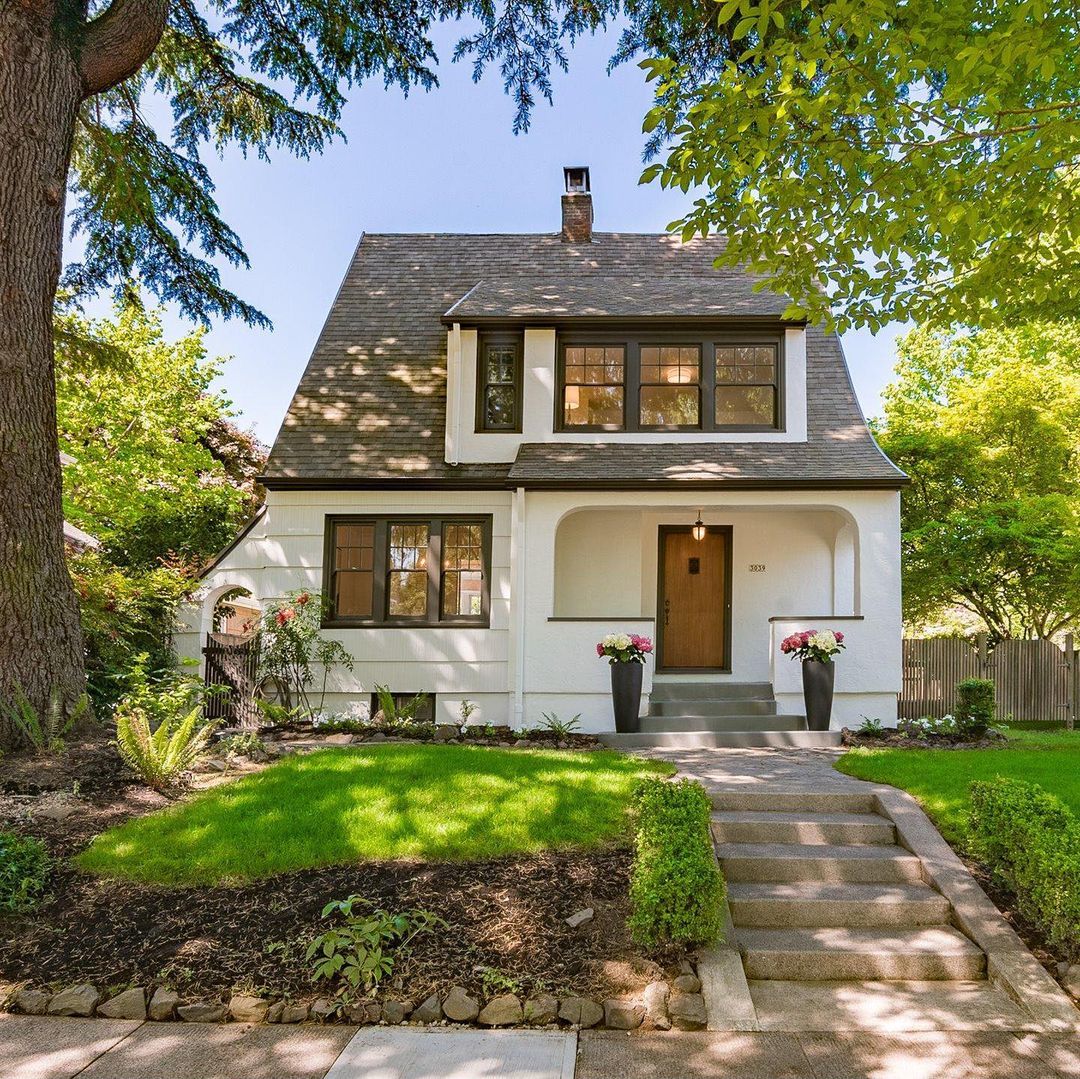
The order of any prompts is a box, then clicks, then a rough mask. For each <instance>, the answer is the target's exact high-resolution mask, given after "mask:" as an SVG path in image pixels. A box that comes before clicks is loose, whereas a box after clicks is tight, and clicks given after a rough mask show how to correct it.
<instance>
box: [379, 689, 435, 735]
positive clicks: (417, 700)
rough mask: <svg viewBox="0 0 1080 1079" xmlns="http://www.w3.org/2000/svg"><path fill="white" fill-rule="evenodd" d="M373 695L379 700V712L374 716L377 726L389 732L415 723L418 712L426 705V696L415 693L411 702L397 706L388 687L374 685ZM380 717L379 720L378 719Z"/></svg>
mask: <svg viewBox="0 0 1080 1079" xmlns="http://www.w3.org/2000/svg"><path fill="white" fill-rule="evenodd" d="M375 695H376V697H378V700H379V712H378V714H377V715H376V717H375V718H376V719H377V720H378V725H379V726H381V727H385V728H387V729H389V730H395V729H396V728H398V727H403V726H407V725H408V724H410V723H415V722H416V721H417V720H416V717H417V716H418V715H419V713H420V710H421V709H422V708H423V707H424V706H425V705H426V704H427V702H428V695H427V694H426V693H417V694H416V696H415V697H413V699H412V700H411V701H406V702H405V703H404V704H398V703H397V701H395V700H394V695H393V694H392V693H391V692H390V689H389V687H388V686H380V685H378V684H377V683H376V686H375ZM379 716H381V719H380V718H379Z"/></svg>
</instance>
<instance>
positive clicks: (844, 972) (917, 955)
mask: <svg viewBox="0 0 1080 1079" xmlns="http://www.w3.org/2000/svg"><path fill="white" fill-rule="evenodd" d="M735 937H736V942H737V943H738V946H739V950H740V951H741V952H742V956H743V967H744V969H745V971H746V977H747V978H748V979H755V980H760V979H768V980H770V981H867V980H870V981H878V980H883V981H975V980H977V979H980V978H982V977H984V975H985V973H986V956H985V955H984V954H983V952H982V950H981V949H980V948H978V947H977V946H976V945H975V944H973V943H972V942H971V941H970V940H968V938H967V937H965V936H964V935H963V934H962V933H960V932H959V931H958V930H956V929H953V928H951V927H949V926H921V927H918V928H914V929H849V928H846V927H844V928H838V927H837V928H824V929H821V928H819V929H738V930H736V933H735Z"/></svg>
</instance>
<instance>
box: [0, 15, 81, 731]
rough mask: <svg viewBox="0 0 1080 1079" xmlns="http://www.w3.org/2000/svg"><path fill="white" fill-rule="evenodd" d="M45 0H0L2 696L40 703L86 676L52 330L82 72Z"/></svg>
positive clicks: (68, 698) (66, 696) (70, 696)
mask: <svg viewBox="0 0 1080 1079" xmlns="http://www.w3.org/2000/svg"><path fill="white" fill-rule="evenodd" d="M50 7H51V5H48V4H44V5H35V4H34V3H32V2H24V3H4V4H0V699H2V700H8V699H10V695H11V693H12V690H13V689H14V688H15V687H16V686H18V687H19V688H21V690H22V692H23V693H25V694H26V696H27V698H28V699H29V701H30V702H31V704H33V705H34V706H35V707H36V708H38V709H39V710H43V709H45V708H47V707H48V704H49V698H50V695H51V694H53V693H59V694H61V695H62V698H63V700H64V701H65V702H66V704H67V705H68V706H69V707H70V705H71V704H72V703H73V702H74V701H75V699H76V698H77V697H78V696H79V695H80V694H81V693H82V690H83V686H84V682H85V678H84V673H83V644H82V632H81V629H80V625H79V607H78V603H77V600H76V596H75V591H74V589H73V587H72V583H71V578H70V577H69V575H68V571H67V564H66V560H65V555H64V539H63V510H62V505H61V497H60V483H61V480H60V458H59V446H58V443H57V434H56V382H55V374H54V366H53V336H52V317H53V302H54V299H55V296H56V288H57V283H58V281H59V276H60V268H61V248H62V242H63V227H64V193H65V187H66V178H67V170H68V162H69V159H70V155H71V143H72V136H73V132H74V127H75V120H76V115H77V110H78V108H79V103H80V101H81V100H82V97H83V81H82V77H81V75H80V72H79V67H78V62H77V58H76V57H75V56H74V55H73V54H72V52H71V50H70V48H69V43H67V42H64V41H63V40H61V37H60V36H59V35H57V34H56V31H55V29H54V25H53V18H52V16H53V13H52V11H51V10H49V8H50ZM2 726H6V725H0V727H2ZM5 735H6V736H7V737H8V738H10V732H5V731H3V730H2V729H0V738H3V737H5Z"/></svg>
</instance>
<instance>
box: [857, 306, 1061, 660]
mask: <svg viewBox="0 0 1080 1079" xmlns="http://www.w3.org/2000/svg"><path fill="white" fill-rule="evenodd" d="M1078 331H1080V324H1077V323H1076V322H1069V323H1036V324H1031V325H1027V326H1023V327H1019V328H1015V329H1011V328H1010V329H1007V328H995V329H986V330H980V331H977V332H975V333H970V334H963V335H960V336H949V335H947V334H944V333H941V332H938V331H935V330H933V329H930V328H922V329H918V330H915V331H913V332H912V333H910V334H908V335H907V336H906V337H904V338H902V339H901V341H900V343H899V349H900V357H901V359H900V363H899V365H898V366H897V376H898V378H897V381H896V382H894V383H893V384H892V385H890V386H889V387H888V388H887V389H886V391H885V393H884V396H883V400H884V412H885V417H884V420H883V421H882V422H881V423H880V424H878V425H876V426H877V435H878V438H879V440H880V441H881V444H882V448H883V449H884V450H885V452H886V453H888V454H889V456H890V457H892V459H893V460H894V461H895V462H896V463H897V464H898V465H899V466H900V467H901V468H903V469H904V470H905V471H906V472H907V473H908V474H909V475H910V476H911V479H912V485H911V487H910V488H909V489H907V490H906V491H904V492H903V494H902V495H901V529H902V542H903V555H904V562H903V566H904V570H903V572H904V612H905V616H906V617H907V618H908V619H909V620H912V621H928V620H934V619H935V618H937V617H938V616H940V615H941V613H942V611H943V610H944V609H947V608H948V607H950V606H952V605H959V606H961V607H962V608H964V609H966V610H967V611H970V612H971V613H972V614H974V615H975V616H977V617H978V618H979V619H981V621H982V622H983V623H984V624H985V626H986V628H987V630H988V631H989V633H990V634H991V636H992V637H993V638H994V639H1000V638H1002V637H1051V636H1053V635H1054V634H1056V633H1060V632H1061V631H1063V630H1066V629H1076V628H1080V424H1078V423H1077V417H1078V416H1080V346H1078V345H1077V341H1078V337H1077V333H1078Z"/></svg>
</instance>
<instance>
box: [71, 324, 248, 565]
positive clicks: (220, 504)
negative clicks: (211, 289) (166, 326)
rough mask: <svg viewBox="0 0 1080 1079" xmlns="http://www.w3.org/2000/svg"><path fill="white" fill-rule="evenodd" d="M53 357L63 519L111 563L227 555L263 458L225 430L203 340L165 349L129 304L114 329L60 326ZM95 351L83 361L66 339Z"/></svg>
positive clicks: (155, 328) (222, 404) (199, 335)
mask: <svg viewBox="0 0 1080 1079" xmlns="http://www.w3.org/2000/svg"><path fill="white" fill-rule="evenodd" d="M61 325H62V327H63V329H64V333H65V340H62V341H61V343H60V344H59V346H58V348H57V357H56V360H57V362H56V374H57V424H58V428H59V437H60V448H61V449H62V450H64V451H65V452H66V453H67V454H69V455H70V456H71V457H72V458H74V463H72V464H69V465H67V466H66V467H65V469H64V515H65V517H66V518H67V520H69V521H71V522H72V523H73V524H76V525H78V526H79V527H80V528H83V529H85V530H86V531H87V532H90V533H91V534H93V535H95V536H97V537H98V539H100V540H101V541H102V542H103V544H104V546H105V550H106V552H107V554H108V556H109V559H110V561H111V562H113V563H114V564H115V565H120V566H134V567H150V566H153V565H157V564H158V563H159V562H160V561H161V560H162V559H163V558H169V559H170V560H173V561H177V560H179V561H183V562H185V563H188V564H190V565H192V566H193V567H195V568H197V567H198V566H199V564H200V563H201V562H203V561H204V560H205V559H207V558H209V557H210V556H211V555H213V554H215V553H216V552H217V551H219V550H220V549H221V548H222V547H224V546H225V544H226V543H228V542H229V540H231V539H232V537H233V536H234V535H235V534H236V530H237V529H238V528H239V527H240V525H241V524H242V523H243V522H244V521H245V520H246V519H247V518H248V517H250V516H251V514H252V513H253V512H254V511H255V509H256V508H257V506H258V503H259V502H261V492H258V491H256V486H255V477H256V475H257V474H258V472H259V470H260V469H261V467H262V464H263V461H264V458H265V450H264V448H263V447H262V446H261V445H260V444H259V443H258V441H257V440H256V439H255V437H254V436H253V435H252V434H251V433H250V432H245V431H241V430H239V429H238V428H237V427H236V426H235V424H234V423H233V422H232V419H233V416H234V411H233V409H232V405H231V403H230V402H229V401H228V399H227V398H225V397H224V396H223V395H222V394H221V393H219V392H216V391H215V390H213V389H212V384H213V382H214V380H215V379H216V378H217V376H218V375H219V374H220V373H221V370H222V367H223V363H222V361H220V360H211V359H209V358H208V357H207V355H206V349H205V347H204V343H203V341H204V336H205V334H204V332H203V331H202V330H195V331H194V332H192V333H190V334H188V335H187V336H186V337H183V338H181V339H180V340H178V341H175V342H169V341H166V340H165V337H164V334H163V332H162V328H161V321H160V318H159V317H158V315H157V314H156V313H153V312H147V311H145V310H144V309H143V308H142V307H141V306H138V305H136V304H128V305H126V306H124V307H122V308H121V309H119V310H118V311H117V314H116V317H115V318H114V319H98V320H95V321H93V322H87V321H86V320H85V319H83V318H81V317H79V316H77V315H67V316H65V317H64V319H63V320H62V322H61ZM73 338H77V339H78V340H80V341H88V340H90V341H94V342H95V343H97V344H98V346H99V347H102V348H104V349H107V350H109V359H108V360H107V361H105V362H93V361H91V362H87V360H86V359H85V357H84V356H83V354H82V353H83V350H82V349H79V348H75V349H71V348H69V347H68V346H67V345H66V343H65V342H66V341H67V340H71V339H73Z"/></svg>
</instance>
